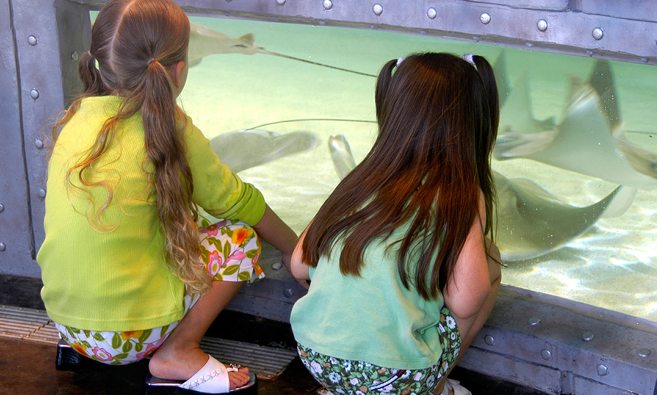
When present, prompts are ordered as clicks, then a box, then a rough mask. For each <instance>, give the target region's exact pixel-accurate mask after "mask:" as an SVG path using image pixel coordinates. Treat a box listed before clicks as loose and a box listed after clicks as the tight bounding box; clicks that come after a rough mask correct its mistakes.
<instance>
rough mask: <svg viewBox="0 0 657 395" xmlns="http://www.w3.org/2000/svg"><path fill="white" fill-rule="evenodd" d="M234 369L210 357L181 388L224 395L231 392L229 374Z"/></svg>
mask: <svg viewBox="0 0 657 395" xmlns="http://www.w3.org/2000/svg"><path fill="white" fill-rule="evenodd" d="M232 371H235V369H234V368H226V366H224V364H223V363H221V362H219V361H217V360H216V359H215V358H213V357H212V356H211V355H208V362H206V363H205V365H203V367H202V368H201V369H199V371H198V372H196V373H195V374H194V375H193V376H192V377H191V378H190V379H189V380H187V381H185V382H184V383H182V384H180V388H184V389H188V390H192V391H197V392H203V393H208V394H224V393H226V394H227V393H228V392H229V391H230V380H229V379H228V372H232Z"/></svg>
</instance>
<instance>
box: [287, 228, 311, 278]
mask: <svg viewBox="0 0 657 395" xmlns="http://www.w3.org/2000/svg"><path fill="white" fill-rule="evenodd" d="M308 226H310V225H308ZM306 229H308V228H306ZM305 237H306V231H305V230H304V231H303V233H302V234H301V237H299V241H298V242H297V246H296V248H295V249H294V253H292V271H291V272H290V273H292V275H293V276H294V278H296V279H297V281H299V282H300V283H301V282H305V281H306V280H310V266H308V265H307V264H305V263H304V262H303V260H302V256H303V239H305Z"/></svg>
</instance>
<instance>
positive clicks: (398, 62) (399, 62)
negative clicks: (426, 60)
mask: <svg viewBox="0 0 657 395" xmlns="http://www.w3.org/2000/svg"><path fill="white" fill-rule="evenodd" d="M403 61H404V58H399V59H397V67H399V65H400V64H401V63H402V62H403Z"/></svg>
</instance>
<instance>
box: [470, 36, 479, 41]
mask: <svg viewBox="0 0 657 395" xmlns="http://www.w3.org/2000/svg"><path fill="white" fill-rule="evenodd" d="M472 39H473V40H475V41H476V42H479V40H481V37H479V36H472Z"/></svg>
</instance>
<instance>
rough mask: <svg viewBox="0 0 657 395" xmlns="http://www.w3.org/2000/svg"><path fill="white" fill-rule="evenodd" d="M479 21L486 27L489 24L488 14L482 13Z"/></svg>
mask: <svg viewBox="0 0 657 395" xmlns="http://www.w3.org/2000/svg"><path fill="white" fill-rule="evenodd" d="M479 20H480V21H481V23H483V24H484V25H488V24H489V23H490V14H489V13H487V12H484V13H483V14H481V15H479Z"/></svg>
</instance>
